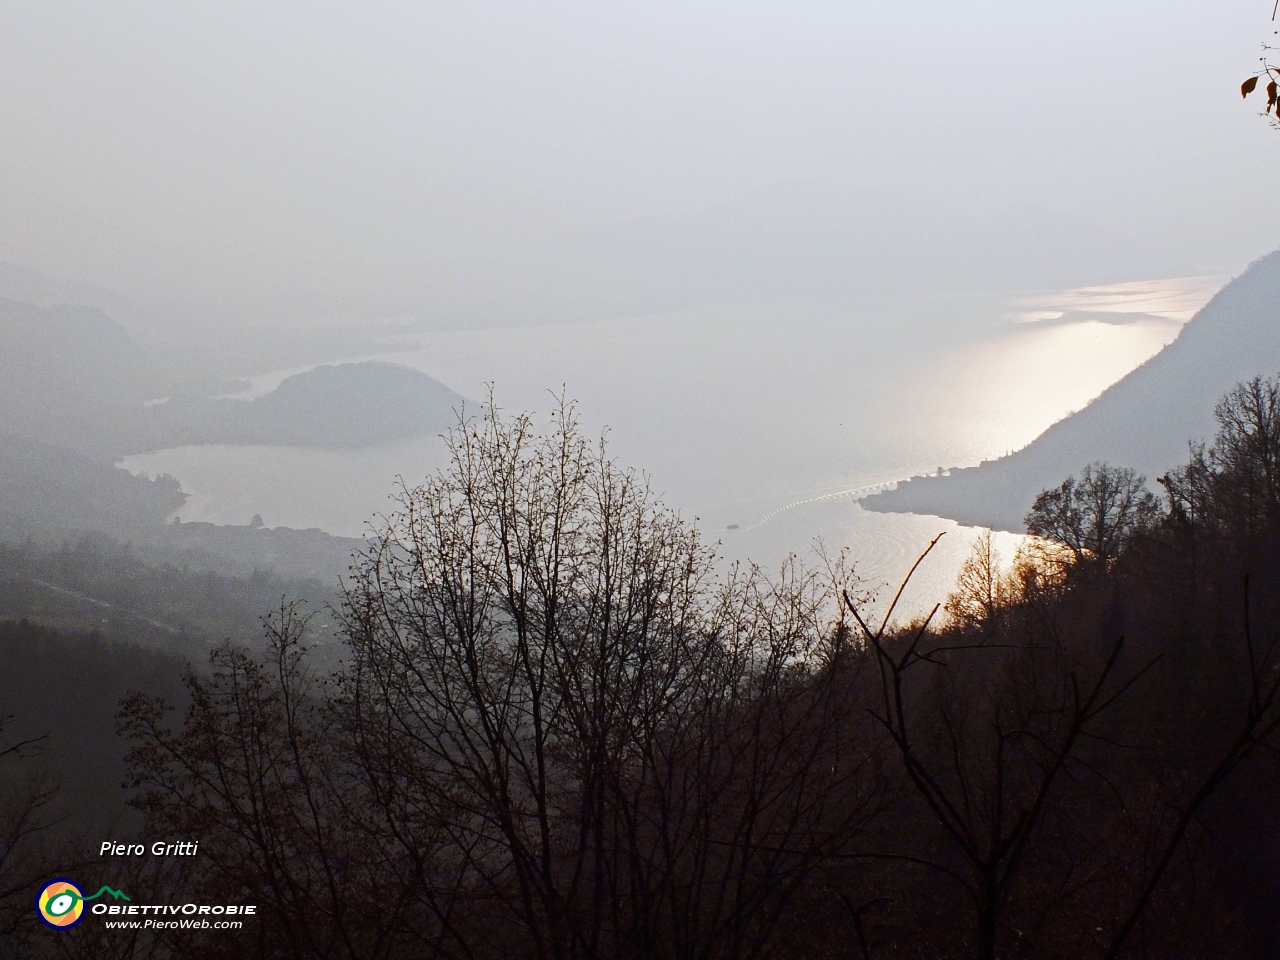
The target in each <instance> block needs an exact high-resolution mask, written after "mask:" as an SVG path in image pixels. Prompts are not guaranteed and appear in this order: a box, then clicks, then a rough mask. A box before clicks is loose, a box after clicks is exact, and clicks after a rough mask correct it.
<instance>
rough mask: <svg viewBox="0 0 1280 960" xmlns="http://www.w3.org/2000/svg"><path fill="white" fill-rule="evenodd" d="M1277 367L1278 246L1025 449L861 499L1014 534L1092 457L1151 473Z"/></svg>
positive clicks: (1181, 453) (1182, 452)
mask: <svg viewBox="0 0 1280 960" xmlns="http://www.w3.org/2000/svg"><path fill="white" fill-rule="evenodd" d="M1277 370H1280V251H1277V252H1275V253H1272V254H1269V255H1268V256H1266V257H1263V258H1262V259H1261V260H1259V261H1257V262H1256V263H1254V264H1253V265H1252V266H1250V267H1249V269H1248V270H1246V271H1245V272H1244V273H1243V274H1241V275H1240V276H1239V277H1238V278H1236V279H1235V280H1233V281H1232V282H1231V283H1229V284H1228V285H1227V286H1226V287H1224V288H1223V289H1222V290H1221V291H1220V292H1219V293H1218V295H1217V296H1215V297H1214V298H1213V299H1212V300H1211V301H1210V302H1209V303H1208V304H1207V305H1206V306H1205V307H1204V309H1202V310H1201V311H1200V312H1199V313H1198V314H1197V315H1196V316H1195V317H1194V318H1193V319H1192V320H1191V321H1190V322H1188V323H1187V324H1186V326H1185V327H1184V328H1183V330H1182V333H1181V334H1180V335H1179V337H1178V339H1177V340H1175V341H1174V342H1173V343H1171V344H1169V346H1167V347H1165V348H1164V349H1163V350H1162V351H1160V353H1158V354H1156V356H1154V357H1152V358H1151V359H1150V360H1148V361H1147V362H1146V363H1144V364H1143V365H1142V366H1141V367H1139V368H1138V369H1136V370H1134V371H1133V372H1132V373H1130V374H1129V375H1128V376H1126V377H1124V379H1122V380H1120V381H1119V382H1118V383H1116V384H1114V385H1112V386H1111V387H1109V388H1108V389H1107V390H1106V391H1105V392H1104V393H1103V394H1102V395H1101V396H1099V397H1098V398H1097V399H1096V400H1094V401H1093V402H1092V403H1090V404H1089V405H1088V406H1087V407H1085V408H1084V409H1083V410H1081V411H1079V412H1077V413H1074V414H1072V415H1071V416H1069V417H1067V418H1066V419H1064V420H1061V421H1059V422H1058V423H1056V424H1054V425H1053V426H1051V427H1050V428H1049V429H1048V430H1046V431H1045V432H1044V433H1043V434H1041V435H1040V436H1039V437H1037V438H1036V440H1035V441H1034V442H1033V443H1031V444H1030V445H1029V446H1027V447H1025V448H1024V449H1022V450H1019V451H1017V452H1016V453H1014V454H1012V455H1010V456H1007V457H1003V458H1001V459H1000V460H995V461H990V462H987V463H984V464H982V465H981V466H978V467H971V468H967V469H963V470H953V471H951V474H950V475H949V476H942V477H917V478H915V479H913V480H911V481H910V482H907V483H902V484H899V485H898V488H897V489H896V490H890V491H888V492H886V493H882V494H877V495H875V496H872V497H868V498H867V499H866V500H865V501H864V503H865V505H866V506H867V508H868V509H872V510H879V511H884V512H903V513H929V514H935V515H938V516H944V517H950V518H952V519H954V520H958V521H960V522H962V523H969V524H977V525H980V526H990V527H994V528H997V529H1001V530H1015V531H1020V530H1022V529H1023V527H1022V515H1023V513H1024V512H1025V510H1026V505H1027V504H1029V503H1030V502H1031V500H1032V499H1033V498H1034V497H1035V496H1036V494H1037V493H1038V492H1039V491H1040V490H1042V489H1045V488H1046V487H1049V486H1053V485H1056V484H1057V483H1058V482H1059V481H1060V480H1061V479H1062V477H1064V476H1066V475H1067V474H1069V473H1072V472H1073V471H1076V470H1078V469H1079V468H1080V467H1081V466H1082V465H1083V464H1086V463H1091V462H1093V461H1097V460H1101V461H1110V462H1113V463H1124V464H1128V465H1130V466H1132V467H1133V468H1134V469H1136V470H1137V471H1138V472H1140V473H1144V474H1146V475H1147V476H1148V477H1157V476H1159V475H1161V474H1162V473H1164V472H1165V471H1166V470H1168V469H1169V468H1170V467H1172V466H1174V465H1175V464H1178V463H1180V462H1182V461H1183V460H1185V459H1186V456H1187V442H1188V440H1207V439H1208V438H1209V437H1210V436H1211V435H1212V433H1213V429H1214V426H1213V420H1212V411H1213V407H1214V404H1215V403H1216V402H1217V400H1218V398H1219V397H1220V396H1221V395H1222V394H1224V393H1226V392H1227V391H1228V390H1230V389H1231V387H1232V386H1233V385H1234V384H1236V383H1237V382H1239V381H1242V380H1248V379H1250V378H1252V377H1255V376H1259V375H1262V376H1267V375H1270V374H1273V373H1275V372H1276V371H1277Z"/></svg>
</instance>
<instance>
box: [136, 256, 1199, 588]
mask: <svg viewBox="0 0 1280 960" xmlns="http://www.w3.org/2000/svg"><path fill="white" fill-rule="evenodd" d="M1222 282H1223V278H1183V279H1177V280H1171V281H1143V282H1139V283H1132V284H1117V285H1113V286H1109V287H1092V288H1083V289H1080V290H1071V291H1061V292H1058V293H1056V294H1055V293H1046V294H1027V295H1017V296H1007V297H993V296H978V295H965V296H955V297H933V298H928V299H925V298H918V299H901V298H900V299H898V300H897V301H895V302H881V303H877V302H865V303H858V304H824V303H793V304H784V305H778V304H770V305H748V306H734V307H715V308H704V309H698V310H684V311H679V312H673V313H667V314H661V315H657V316H647V317H635V318H626V319H619V320H613V321H607V322H598V323H587V324H566V325H559V326H530V327H518V328H504V329H489V330H462V331H448V332H429V333H422V334H420V335H417V336H415V337H413V338H411V339H410V340H409V341H407V342H403V343H400V342H397V343H394V344H386V345H383V346H382V347H376V346H375V347H374V348H373V349H371V350H370V351H369V353H367V354H365V355H364V356H362V357H352V358H351V359H367V358H376V359H382V360H389V361H393V362H396V363H401V364H405V365H407V366H411V367H414V368H416V369H419V370H421V371H423V372H425V373H427V374H430V375H431V376H433V377H435V378H437V379H439V380H441V381H442V382H444V383H445V384H447V385H448V386H449V387H451V388H452V389H454V390H455V391H457V392H458V393H460V394H462V395H464V396H465V397H467V398H468V399H469V401H471V402H478V401H480V400H481V399H483V398H484V397H485V396H486V391H487V384H493V385H494V386H495V390H496V396H497V400H498V403H499V405H500V406H502V407H503V408H505V409H506V410H509V411H514V410H533V411H540V412H542V413H545V412H546V411H547V410H548V409H549V408H550V406H551V403H552V398H551V391H556V392H558V391H559V390H560V389H561V387H562V385H563V388H564V389H566V390H567V392H568V396H569V397H570V398H571V399H574V400H577V401H578V402H579V411H580V415H581V418H582V422H583V425H584V427H585V429H586V430H587V431H588V432H590V433H593V434H594V433H598V432H600V431H602V430H604V429H606V428H607V429H608V433H609V441H610V447H611V450H612V453H613V455H614V456H615V458H616V459H618V460H619V461H620V462H622V463H624V464H627V465H636V466H638V467H642V468H643V469H644V470H646V471H647V472H648V473H649V475H650V476H651V478H652V483H653V486H654V488H655V489H656V490H657V491H659V492H660V493H661V494H662V496H663V498H664V500H665V501H666V502H667V503H669V504H670V505H672V506H674V507H676V508H678V509H680V511H681V512H682V513H683V514H684V515H685V516H688V517H697V518H699V523H700V525H701V526H702V528H703V530H704V531H705V532H706V534H707V536H708V537H709V538H710V539H713V540H714V539H716V538H721V539H722V549H723V552H724V554H725V556H726V557H727V558H728V559H747V558H750V559H751V560H754V561H756V562H758V563H760V564H762V565H763V566H765V567H766V568H772V567H776V566H777V565H778V564H780V563H781V562H782V561H783V560H784V559H785V558H786V557H787V555H788V554H790V553H799V554H801V555H804V554H805V553H807V552H808V550H809V549H810V545H811V544H812V542H813V541H814V540H815V539H816V538H819V537H820V538H822V540H823V541H824V542H825V544H826V545H827V547H828V549H831V550H839V549H841V548H844V547H847V548H849V549H850V552H851V555H852V557H853V558H854V559H855V561H856V563H857V567H858V570H859V573H860V575H862V576H863V577H864V578H865V579H867V580H868V581H870V582H872V583H876V582H890V581H896V580H897V579H898V578H900V577H901V576H902V575H903V574H904V573H905V571H906V570H907V568H909V566H910V564H911V562H912V561H913V560H914V559H915V557H916V556H917V555H918V554H919V552H920V550H922V549H923V548H924V547H925V546H926V545H927V544H928V542H929V541H930V540H931V539H932V538H933V537H934V536H936V535H937V534H938V533H939V532H942V531H944V530H945V531H947V536H946V537H944V538H943V542H942V543H941V544H939V547H938V550H937V556H936V557H931V559H930V561H929V563H928V564H927V566H926V567H924V568H922V571H921V575H920V577H919V580H918V582H916V583H915V585H914V587H913V589H912V591H911V593H910V594H909V596H908V597H907V598H906V599H907V603H906V606H907V609H908V611H909V612H918V611H919V610H920V609H922V608H927V607H928V606H929V605H931V601H932V600H933V599H941V598H942V597H943V596H945V594H946V592H947V591H948V590H949V589H950V587H951V585H952V583H953V581H954V577H955V573H956V571H957V569H958V566H959V564H960V562H961V561H962V559H963V557H964V556H965V555H966V554H967V552H968V550H969V545H970V543H971V540H972V536H973V533H974V532H973V531H971V530H966V529H964V528H960V527H959V526H958V525H956V524H954V523H952V522H950V521H945V520H939V519H938V518H933V517H918V516H906V515H884V514H876V513H871V512H869V511H866V510H864V509H863V508H862V507H861V506H860V505H859V504H858V503H857V502H856V500H855V499H854V498H855V497H856V496H857V495H859V493H858V492H859V491H864V490H865V488H866V487H868V486H871V485H874V484H879V483H884V482H888V481H893V480H897V479H900V478H903V477H907V476H912V475H917V474H921V473H933V472H936V471H937V469H938V468H940V467H941V468H951V467H960V466H968V465H972V464H975V463H977V462H979V461H982V460H985V459H993V458H996V457H999V456H1003V455H1004V454H1006V453H1007V452H1009V451H1011V450H1014V449H1017V448H1019V447H1021V446H1024V445H1025V444H1027V443H1028V442H1030V441H1031V440H1032V439H1034V438H1035V437H1036V436H1037V435H1038V434H1039V433H1040V432H1042V431H1043V430H1044V429H1045V428H1046V427H1048V426H1049V425H1050V424H1052V423H1053V422H1055V421H1056V420H1059V419H1061V418H1062V417H1063V416H1065V415H1067V414H1068V413H1070V412H1071V411H1073V410H1077V409H1079V408H1081V407H1083V406H1084V405H1085V404H1087V403H1088V402H1089V401H1090V400H1091V399H1092V398H1093V397H1095V396H1097V395H1098V394H1099V393H1100V392H1101V391H1102V390H1104V389H1105V388H1106V387H1107V386H1108V385H1110V384H1111V383H1113V382H1115V381H1116V380H1118V379H1120V378H1121V377H1122V376H1124V374H1125V373H1127V372H1128V371H1129V370H1131V369H1133V368H1134V367H1136V366H1138V365H1139V364H1141V363H1142V362H1143V361H1145V360H1146V359H1147V358H1149V357H1150V356H1152V355H1153V354H1155V353H1156V352H1157V351H1159V350H1160V348H1161V347H1163V346H1164V345H1165V344H1167V343H1169V342H1170V341H1172V340H1173V339H1174V338H1175V337H1176V336H1177V334H1178V332H1179V330H1180V329H1181V324H1182V323H1183V322H1185V320H1186V319H1188V318H1189V317H1190V316H1191V315H1192V314H1193V313H1194V312H1195V310H1196V309H1198V307H1199V306H1200V305H1202V304H1203V303H1204V302H1205V301H1206V300H1207V299H1208V298H1209V297H1210V296H1211V295H1212V294H1213V293H1214V292H1215V291H1216V290H1217V289H1218V287H1220V286H1221V284H1222ZM922 317H923V318H925V319H924V322H921V318H922ZM293 372H296V368H292V369H289V370H287V371H284V370H282V371H276V372H274V373H272V374H264V375H262V376H258V377H256V378H254V380H253V381H252V386H251V390H250V391H246V395H250V394H260V393H263V392H266V391H268V390H270V389H272V388H273V387H274V386H275V385H276V384H277V383H278V382H279V381H280V380H281V379H283V378H284V376H286V375H288V374H290V373H293ZM477 405H478V404H477ZM443 450H444V448H443V444H442V443H441V441H440V440H439V439H438V438H435V437H422V438H415V439H412V440H407V441H401V442H397V443H394V444H387V445H382V446H377V447H372V448H366V449H361V450H354V451H351V450H348V451H333V450H312V449H300V448H276V447H183V448H178V449H172V450H163V451H159V452H156V453H151V454H146V455H143V456H135V457H130V458H128V459H127V460H126V461H125V462H124V465H125V466H126V467H127V468H128V469H130V470H133V471H135V472H145V473H148V474H151V475H155V474H159V473H170V474H172V475H174V476H176V477H177V478H178V479H179V480H180V481H181V482H182V485H183V488H184V489H185V490H186V491H187V492H188V493H189V494H190V495H191V499H190V501H189V502H188V503H187V505H186V506H185V507H184V508H183V509H182V510H181V511H179V515H180V516H181V517H182V519H184V520H208V521H213V522H217V523H245V522H247V521H248V520H249V518H250V517H251V516H252V515H253V514H255V513H259V514H261V515H262V517H263V518H264V520H265V521H266V523H267V524H268V525H270V526H292V527H320V528H322V529H325V530H328V531H330V532H332V533H337V534H344V535H349V536H359V535H361V534H362V533H363V532H364V529H365V526H364V525H365V521H367V520H368V519H369V518H370V517H372V516H373V515H374V514H376V513H378V512H381V511H386V510H387V509H389V507H390V502H389V500H388V496H389V494H390V493H391V491H392V489H393V486H394V484H395V478H396V477H397V476H403V477H404V478H405V479H406V480H407V481H409V482H410V483H413V482H414V481H416V480H417V479H419V478H421V477H422V476H424V475H425V474H426V473H427V472H429V471H430V470H431V469H433V468H434V467H435V466H437V465H439V464H440V463H441V461H442V459H443ZM1082 466H1083V465H1082ZM730 525H733V526H734V527H735V528H736V529H729V527H730ZM1016 540H1017V538H1014V537H1007V538H1002V539H1001V542H1000V549H1001V552H1002V554H1003V555H1004V556H1005V559H1006V560H1007V559H1009V558H1011V556H1012V553H1013V550H1014V549H1016Z"/></svg>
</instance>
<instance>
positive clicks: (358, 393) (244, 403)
mask: <svg viewBox="0 0 1280 960" xmlns="http://www.w3.org/2000/svg"><path fill="white" fill-rule="evenodd" d="M462 402H463V400H462V397H460V396H459V395H458V394H456V393H454V392H453V391H452V390H450V389H449V388H448V387H446V386H445V385H444V384H442V383H440V382H439V381H438V380H433V379H432V378H431V377H428V376H427V375H426V374H424V373H419V372H418V371H417V370H411V369H409V368H408V367H401V366H397V365H395V364H390V363H376V362H372V361H371V362H365V363H344V364H339V365H337V366H321V367H316V368H315V369H313V370H309V371H307V372H306V373H299V374H296V375H295V376H292V377H289V378H288V379H287V380H285V381H284V382H283V383H281V384H280V386H279V387H277V388H276V389H275V390H273V391H271V392H270V393H268V394H266V395H264V396H261V397H258V398H257V399H254V400H229V399H195V398H189V397H179V398H175V399H174V400H171V401H169V402H168V403H163V404H158V405H155V406H151V407H149V408H147V410H146V411H145V415H144V416H143V418H142V431H141V435H140V441H139V442H140V444H141V445H142V446H143V447H145V448H147V449H160V448H163V447H174V446H182V445H186V444H196V443H232V444H272V445H276V446H299V447H362V446H368V445H370V444H374V443H381V442H385V441H388V440H397V439H400V438H402V437H409V436H415V435H417V434H421V433H430V432H434V431H441V430H444V429H446V428H448V427H450V426H451V425H452V424H453V422H454V419H455V417H454V412H453V411H454V410H456V409H460V408H461V406H462Z"/></svg>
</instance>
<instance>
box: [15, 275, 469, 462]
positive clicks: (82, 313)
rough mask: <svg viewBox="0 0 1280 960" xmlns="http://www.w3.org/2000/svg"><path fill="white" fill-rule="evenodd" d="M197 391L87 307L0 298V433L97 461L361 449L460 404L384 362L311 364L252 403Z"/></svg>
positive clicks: (432, 383) (420, 429)
mask: <svg viewBox="0 0 1280 960" xmlns="http://www.w3.org/2000/svg"><path fill="white" fill-rule="evenodd" d="M200 389H201V388H200V385H198V384H184V383H183V382H181V381H180V380H175V378H174V376H173V374H172V373H171V372H170V371H167V370H166V369H164V367H163V365H162V364H161V363H160V362H159V361H157V360H156V358H154V357H153V356H152V355H150V354H149V353H148V352H147V351H145V350H143V349H142V348H141V347H140V346H139V345H138V344H137V343H136V342H135V341H134V340H133V338H132V337H131V336H130V335H129V333H128V331H126V330H125V329H124V327H122V326H121V325H120V324H118V323H116V322H115V321H114V320H113V319H112V318H111V317H109V316H107V315H106V314H105V313H103V312H102V311H100V310H98V309H96V308H94V307H88V306H65V305H63V306H53V307H48V308H43V307H37V306H32V305H30V304H24V303H17V302H14V301H10V300H0V433H3V434H7V435H9V436H14V437H23V438H26V439H29V440H36V441H39V442H42V443H48V444H52V445H55V446H59V447H65V448H69V449H72V450H77V451H80V452H82V453H86V454H89V455H91V456H94V457H98V458H100V459H104V460H114V459H116V458H118V457H120V456H122V455H124V454H128V453H141V452H144V451H148V450H156V449H161V448H164V447H174V446H182V445H186V444H202V443H235V444H258V443H261V444H278V445H289V446H313V447H358V446H364V445H368V444H373V443H379V442H383V441H386V440H394V439H398V438H401V437H406V436H413V435H415V434H419V433H432V432H437V431H439V430H441V429H443V428H445V427H448V426H450V425H451V424H452V423H453V418H454V417H453V410H454V409H455V408H457V407H458V406H459V405H460V404H461V403H462V398H461V397H460V396H458V395H457V394H456V393H454V392H453V391H452V390H450V389H449V388H448V387H446V386H444V384H442V383H440V382H439V381H437V380H434V379H432V378H431V377H428V376H427V375H426V374H423V373H419V372H418V371H416V370H411V369H408V368H406V367H399V366H395V365H393V364H387V363H356V364H339V365H337V366H323V367H317V368H315V369H313V370H310V371H308V372H306V373H301V374H298V375H296V376H293V377H290V378H289V379H287V380H285V381H284V382H283V383H282V384H281V385H280V386H279V387H278V388H277V389H275V390H273V391H272V392H271V393H268V394H266V395H265V396H263V397H259V398H257V399H254V400H228V399H212V398H208V397H205V396H201V395H200V394H199V393H195V392H194V391H198V390H200ZM188 391H192V392H188ZM166 394H170V395H171V397H170V399H168V400H167V402H158V401H160V400H161V399H162V398H163V397H164V396H165V395H166ZM193 394H194V395H193Z"/></svg>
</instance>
